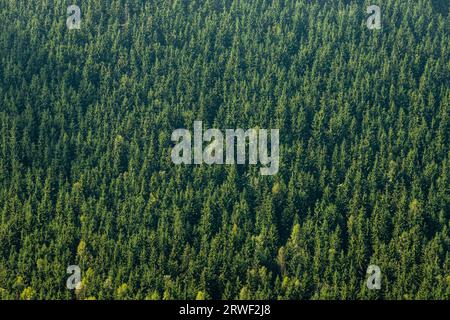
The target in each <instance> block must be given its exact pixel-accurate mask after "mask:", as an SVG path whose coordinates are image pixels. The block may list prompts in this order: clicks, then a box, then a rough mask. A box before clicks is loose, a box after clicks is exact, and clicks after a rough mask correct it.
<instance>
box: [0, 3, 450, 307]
mask: <svg viewBox="0 0 450 320" xmlns="http://www.w3.org/2000/svg"><path fill="white" fill-rule="evenodd" d="M445 3H447V5H448V2H447V1H436V0H433V1H425V0H386V1H376V0H374V1H371V2H370V3H369V1H359V0H355V1H349V0H335V1H334V0H333V1H331V0H321V1H319V0H317V1H308V0H270V1H269V0H258V1H256V0H255V1H250V0H156V1H155V0H152V1H143V0H90V1H79V0H77V1H75V0H74V1H60V0H53V1H52V0H35V1H16V0H2V1H1V2H0V298H1V299H93V298H95V299H195V298H198V299H450V255H449V248H450V236H449V228H450V210H449V198H450V196H449V185H450V184H449V148H448V146H449V141H448V139H449V137H448V135H449V124H448V121H449V100H450V99H449V98H450V89H449V79H450V72H449V71H450V59H449V43H450V41H449V40H450V37H449V34H450V33H449V18H448V13H447V12H448V11H447V12H446V10H445ZM71 4H77V5H79V6H80V7H81V11H82V16H81V19H82V20H81V29H80V30H68V29H67V27H66V19H67V17H68V15H67V12H66V11H67V7H68V6H69V5H71ZM370 4H376V5H379V6H380V7H381V13H382V29H381V30H369V29H368V28H367V27H366V20H367V16H368V15H367V13H366V8H367V6H368V5H370ZM443 4H444V5H443ZM195 120H199V121H203V124H204V125H205V126H207V127H208V128H219V129H225V128H256V127H259V128H279V129H280V144H281V149H280V170H279V173H278V174H277V175H275V176H261V175H260V174H259V169H258V168H257V167H255V166H248V165H239V166H237V165H236V166H230V165H228V166H227V165H218V166H208V165H201V166H194V165H192V166H188V165H187V166H186V165H181V166H176V165H174V164H173V163H172V162H171V159H170V151H171V148H172V147H173V142H172V141H171V140H170V135H171V133H172V131H173V130H175V129H177V128H188V129H192V124H193V122H194V121H195ZM370 264H375V265H378V266H380V268H381V272H382V287H381V290H368V288H367V286H366V279H367V274H366V270H367V267H368V266H369V265H370ZM69 265H79V266H80V268H81V270H82V283H81V287H80V288H79V289H78V290H75V291H70V290H68V289H67V288H66V280H67V278H68V275H67V274H66V268H67V267H68V266H69Z"/></svg>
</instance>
